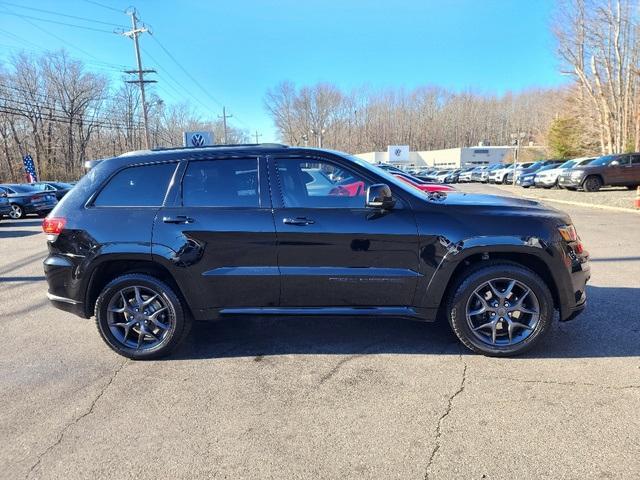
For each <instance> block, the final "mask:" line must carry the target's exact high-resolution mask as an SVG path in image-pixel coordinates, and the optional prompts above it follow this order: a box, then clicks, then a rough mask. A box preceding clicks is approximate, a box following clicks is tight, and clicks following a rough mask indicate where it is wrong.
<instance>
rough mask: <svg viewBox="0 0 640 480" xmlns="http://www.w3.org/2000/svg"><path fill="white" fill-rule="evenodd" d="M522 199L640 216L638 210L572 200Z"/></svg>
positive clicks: (527, 196)
mask: <svg viewBox="0 0 640 480" xmlns="http://www.w3.org/2000/svg"><path fill="white" fill-rule="evenodd" d="M522 197H524V198H528V199H530V200H539V201H541V202H556V203H564V204H565V205H574V206H576V207H586V208H599V209H601V210H613V211H615V212H625V213H635V214H640V210H636V209H634V208H625V207H612V206H609V205H598V204H595V203H584V202H572V201H570V200H556V199H554V198H546V197H532V196H529V195H522Z"/></svg>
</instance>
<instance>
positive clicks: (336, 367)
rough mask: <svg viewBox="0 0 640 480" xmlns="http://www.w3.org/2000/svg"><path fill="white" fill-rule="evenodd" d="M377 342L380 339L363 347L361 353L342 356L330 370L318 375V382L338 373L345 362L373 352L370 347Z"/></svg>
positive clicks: (323, 381) (321, 382) (320, 382)
mask: <svg viewBox="0 0 640 480" xmlns="http://www.w3.org/2000/svg"><path fill="white" fill-rule="evenodd" d="M379 343H381V342H380V341H376V342H373V343H371V344H370V345H367V346H366V347H364V349H363V350H362V352H361V353H356V354H354V355H349V356H348V357H347V358H343V359H342V360H340V361H339V362H338V363H336V364H335V365H334V366H333V368H332V369H331V370H329V371H328V372H327V373H325V374H324V375H323V376H322V377H320V381H319V382H318V383H319V384H320V385H322V384H323V383H325V382H326V381H327V380H329V379H331V377H333V376H334V375H335V374H336V373H338V370H340V369H341V368H342V367H343V366H344V365H345V364H346V363H349V362H351V361H353V360H356V359H358V358H360V357H364V356H365V355H369V354H371V353H373V352H371V348H372V347H374V346H375V345H378V344H379Z"/></svg>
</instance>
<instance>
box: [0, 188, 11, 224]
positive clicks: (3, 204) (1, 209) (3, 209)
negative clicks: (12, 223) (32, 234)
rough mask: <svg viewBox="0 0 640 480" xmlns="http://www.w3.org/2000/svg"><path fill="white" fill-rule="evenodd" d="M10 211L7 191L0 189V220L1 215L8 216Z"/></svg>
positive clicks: (0, 218)
mask: <svg viewBox="0 0 640 480" xmlns="http://www.w3.org/2000/svg"><path fill="white" fill-rule="evenodd" d="M10 213H11V204H10V203H9V197H8V195H7V192H4V191H1V190H0V220H2V217H3V216H5V215H6V216H9V214H10Z"/></svg>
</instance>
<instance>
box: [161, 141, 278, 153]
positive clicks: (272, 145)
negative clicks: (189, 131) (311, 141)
mask: <svg viewBox="0 0 640 480" xmlns="http://www.w3.org/2000/svg"><path fill="white" fill-rule="evenodd" d="M233 147H258V148H289V145H283V144H281V143H231V144H218V145H202V146H200V147H195V146H186V147H154V148H152V149H151V151H152V152H164V151H167V150H183V149H199V148H233Z"/></svg>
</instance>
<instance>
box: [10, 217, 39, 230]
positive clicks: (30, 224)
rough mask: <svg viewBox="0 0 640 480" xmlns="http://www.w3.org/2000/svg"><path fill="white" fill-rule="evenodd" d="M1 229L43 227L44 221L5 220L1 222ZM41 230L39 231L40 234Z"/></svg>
mask: <svg viewBox="0 0 640 480" xmlns="http://www.w3.org/2000/svg"><path fill="white" fill-rule="evenodd" d="M0 227H1V228H7V227H38V228H40V227H42V219H36V220H34V219H25V220H10V219H7V218H3V219H2V221H1V222H0ZM40 231H41V230H38V232H40Z"/></svg>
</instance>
